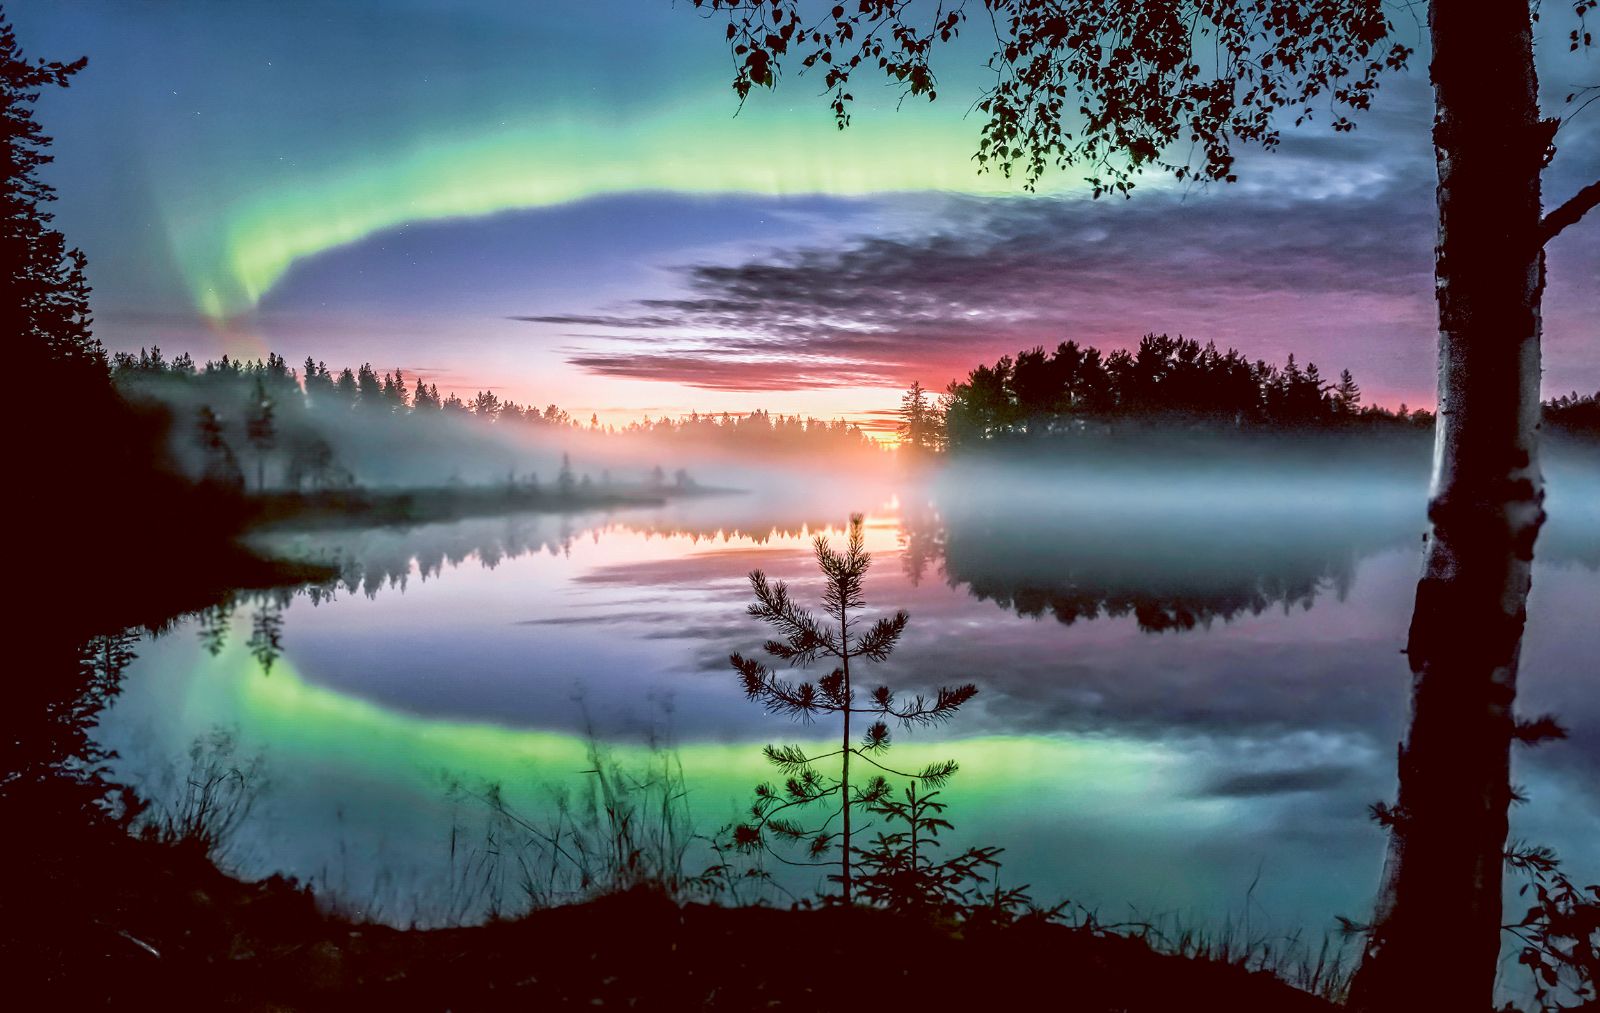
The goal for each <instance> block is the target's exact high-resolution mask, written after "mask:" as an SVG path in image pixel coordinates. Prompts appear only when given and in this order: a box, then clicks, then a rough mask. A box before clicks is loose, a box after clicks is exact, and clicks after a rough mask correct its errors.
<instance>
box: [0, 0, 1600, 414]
mask: <svg viewBox="0 0 1600 1013" xmlns="http://www.w3.org/2000/svg"><path fill="white" fill-rule="evenodd" d="M7 11H8V14H9V15H10V17H11V18H12V20H13V22H14V23H15V25H16V28H17V31H18V35H19V38H20V40H21V42H22V45H23V46H24V47H25V49H26V50H27V52H28V53H29V55H31V56H35V57H37V56H47V57H50V58H56V59H70V58H73V57H76V56H78V55H83V54H86V55H88V56H89V60H90V62H89V67H88V69H87V70H86V71H85V72H84V73H82V74H81V75H79V77H78V78H77V79H76V80H75V82H74V84H73V86H72V87H71V88H70V89H69V90H67V91H65V92H59V93H54V94H50V95H47V96H46V98H45V99H44V100H43V101H42V103H41V113H40V115H41V118H42V119H43V120H44V123H45V126H46V129H47V130H48V131H49V132H50V133H51V134H53V135H54V136H55V138H56V146H55V153H56V156H57V162H56V164H55V165H53V166H51V167H50V168H49V170H48V178H49V179H50V180H51V181H52V182H53V183H55V184H56V186H57V187H58V189H59V191H60V196H61V200H60V202H59V203H58V204H57V205H56V211H57V225H58V226H59V227H60V228H61V229H62V230H63V231H64V232H65V233H66V234H67V236H68V239H69V241H70V242H73V243H75V244H77V245H79V246H81V247H82V248H83V249H84V251H85V252H86V253H87V254H88V256H89V258H90V274H91V281H92V283H93V284H94V286H95V295H94V299H95V311H96V317H97V333H98V336H99V337H100V339H101V340H102V341H103V342H104V343H105V344H106V345H107V346H108V347H109V348H111V349H114V350H121V349H136V348H138V347H139V346H141V345H148V344H151V343H158V344H160V345H162V346H163V348H164V349H166V350H167V351H168V352H169V353H172V352H177V351H184V350H187V351H191V352H193V353H194V354H195V356H196V358H198V359H204V358H206V357H208V356H215V355H217V354H220V353H222V352H224V351H226V352H229V353H231V354H235V355H240V354H243V355H248V356H252V357H253V356H256V355H261V354H264V353H265V352H266V350H268V349H269V348H270V349H272V350H274V351H278V352H280V353H283V354H285V355H286V356H288V357H289V358H290V360H291V361H294V362H298V361H299V360H300V359H303V358H304V357H305V356H306V355H308V354H309V355H312V356H315V357H316V358H319V359H325V360H327V362H328V364H329V365H330V366H334V367H338V366H343V365H346V364H351V365H354V364H358V363H360V362H362V361H369V360H370V361H371V362H372V363H373V364H374V365H376V366H377V367H378V368H379V369H380V371H381V370H386V369H390V368H394V367H399V368H402V369H404V370H405V371H406V372H407V373H408V374H421V375H423V376H424V377H426V378H427V379H428V380H430V381H433V382H436V383H437V384H438V385H439V387H440V389H441V390H447V389H455V390H458V391H461V392H462V393H463V394H465V395H470V394H471V393H472V391H474V390H476V389H480V388H485V387H493V388H494V389H495V390H496V391H497V392H499V393H500V394H501V395H502V396H504V397H510V398H513V399H515V400H518V401H522V402H533V403H536V404H541V405H542V404H547V403H550V402H557V403H559V404H561V405H562V406H563V407H565V408H567V409H568V410H569V411H571V412H572V413H573V414H574V415H576V416H578V417H581V418H587V417H588V415H589V414H590V413H591V412H599V414H600V415H601V417H602V419H604V420H606V421H617V422H620V421H623V420H625V419H628V418H633V417H637V416H638V415H640V414H645V413H648V414H652V415H660V414H664V413H677V412H684V411H688V410H690V409H691V408H698V409H701V410H717V411H721V410H740V409H749V408H754V407H768V408H771V409H772V410H775V411H784V412H794V411H799V412H806V413H813V414H820V415H824V416H832V415H838V414H849V415H856V414H857V413H864V412H868V411H871V410H874V409H882V408H885V407H889V406H891V405H892V404H893V403H894V401H895V400H896V398H897V396H898V389H899V388H902V387H904V386H906V385H908V384H909V383H910V382H911V381H912V380H913V379H920V380H921V381H922V382H923V383H924V385H926V386H929V387H933V388H935V389H937V388H942V387H943V386H944V384H945V383H946V382H947V381H948V380H950V379H951V378H953V377H956V376H958V375H961V374H964V373H965V371H966V370H967V369H968V368H970V367H971V366H972V365H975V364H976V363H977V362H978V361H981V360H992V359H993V358H994V357H996V356H998V355H999V354H1002V353H1006V352H1014V351H1016V350H1017V349H1018V348H1021V347H1024V346H1031V345H1034V344H1047V345H1053V344H1055V343H1056V342H1057V341H1060V340H1064V339H1067V338H1075V339H1077V340H1079V341H1080V342H1087V343H1092V344H1096V345H1099V346H1101V347H1102V348H1110V347H1118V346H1124V345H1128V344H1130V343H1133V342H1135V341H1137V339H1138V337H1139V336H1140V335H1141V334H1143V333H1145V332H1147V331H1158V332H1160V331H1166V332H1171V333H1180V332H1181V333H1182V334H1184V335H1185V336H1188V337H1193V338H1197V339H1200V340H1202V341H1206V340H1212V341H1215V342H1216V343H1217V344H1218V345H1219V346H1229V345H1231V346H1234V347H1237V348H1239V349H1240V350H1241V351H1243V352H1245V353H1246V354H1248V355H1250V356H1252V357H1255V356H1260V357H1266V358H1269V359H1281V358H1282V357H1283V356H1285V355H1286V354H1288V353H1289V352H1296V353H1298V355H1299V357H1300V359H1301V361H1302V362H1304V361H1305V360H1306V359H1308V358H1309V359H1311V360H1313V361H1315V362H1316V363H1317V364H1318V365H1319V366H1320V367H1321V368H1322V370H1323V372H1324V374H1336V373H1337V371H1338V370H1339V369H1341V368H1349V369H1352V370H1354V371H1355V373H1356V375H1357V378H1358V379H1359V380H1360V381H1361V382H1362V386H1363V388H1364V389H1365V391H1366V393H1367V395H1368V399H1369V400H1375V401H1378V402H1381V403H1386V404H1390V405H1394V404H1397V403H1398V402H1400V401H1406V402H1409V403H1410V404H1411V405H1413V406H1431V405H1432V403H1433V387H1434V377H1433V369H1434V335H1433V330H1434V308H1433V294H1432V293H1433V285H1432V257H1431V250H1432V243H1433V172H1434V169H1433V155H1432V149H1431V146H1430V144H1429V140H1428V130H1429V127H1430V124H1431V117H1432V110H1431V103H1430V98H1431V96H1430V94H1429V91H1428V88H1427V83H1426V78H1425V75H1424V73H1423V69H1424V68H1425V66H1426V59H1427V53H1426V49H1425V47H1423V48H1422V49H1421V51H1420V52H1419V54H1418V55H1417V57H1416V58H1415V59H1414V69H1413V70H1412V71H1411V72H1410V73H1409V74H1408V75H1407V76H1404V77H1390V78H1387V79H1385V85H1384V89H1383V92H1382V94H1381V95H1380V97H1379V99H1378V102H1377V106H1376V108H1375V109H1374V110H1373V111H1372V112H1371V113H1370V114H1368V115H1366V116H1364V117H1362V118H1361V120H1360V125H1359V129H1358V130H1357V131H1356V132H1355V133H1354V134H1352V135H1339V136H1335V135H1333V134H1332V133H1331V132H1329V131H1326V130H1323V129H1319V128H1316V127H1312V128H1310V129H1304V130H1300V131H1296V132H1293V133H1292V134H1291V135H1289V136H1288V138H1287V140H1286V141H1285V143H1284V145H1283V146H1282V148H1281V149H1280V150H1279V151H1277V152H1276V153H1273V154H1270V155H1267V154H1259V153H1251V154H1249V155H1247V156H1246V157H1245V158H1243V159H1242V160H1241V164H1240V167H1239V174H1240V177H1241V182H1240V183H1238V184H1235V185H1233V186H1218V187H1212V188H1210V189H1208V190H1201V191H1188V192H1182V191H1180V190H1179V189H1178V188H1177V187H1175V186H1174V185H1172V184H1171V183H1168V182H1165V181H1163V180H1160V179H1158V178H1156V177H1146V179H1145V182H1144V183H1143V184H1142V185H1141V187H1140V188H1139V189H1138V190H1137V191H1136V193H1135V196H1134V198H1133V200H1131V201H1124V200H1122V199H1120V198H1113V199H1102V200H1099V201H1091V200H1090V199H1089V198H1088V196H1087V194H1086V193H1084V192H1083V191H1082V188H1081V187H1079V186H1077V185H1075V184H1074V182H1073V177H1072V176H1071V175H1066V176H1056V177H1051V178H1049V179H1047V180H1046V183H1045V185H1044V187H1043V188H1042V190H1043V192H1042V193H1041V194H1040V195H1027V194H1023V193H1021V192H1020V188H1018V187H1017V186H1015V185H1014V184H1009V183H1007V182H1006V181H1005V180H1003V179H1000V178H998V177H994V176H980V175H978V174H977V173H976V170H975V167H974V163H973V162H972V161H971V160H970V156H971V154H972V152H973V151H974V150H975V148H976V142H977V132H978V128H979V125H980V122H979V119H978V116H977V115H976V114H974V115H972V116H966V115H965V114H966V111H967V103H968V101H969V100H970V98H971V97H972V96H973V95H975V89H976V88H977V87H978V86H979V84H980V83H981V81H982V76H981V75H982V67H981V65H982V62H983V58H984V57H985V56H986V55H987V52H986V51H985V50H983V49H982V47H981V46H979V45H977V44H976V42H977V40H976V39H974V40H973V43H972V44H965V45H962V46H959V47H957V48H956V49H953V50H951V51H950V52H949V53H948V54H946V59H945V60H944V61H943V64H942V65H940V64H938V63H936V65H935V69H936V70H938V71H939V72H940V73H941V87H940V95H941V97H940V100H939V101H938V102H937V103H935V104H933V105H932V106H929V105H927V104H926V103H923V102H922V101H921V100H915V99H908V100H907V101H906V102H905V103H904V105H903V107H902V108H901V109H900V110H899V111H898V112H896V111H895V105H896V102H897V99H898V97H899V93H898V91H897V90H895V89H892V88H889V87H879V86H878V85H877V83H876V82H874V83H873V84H872V85H870V86H869V85H867V84H865V82H863V84H862V85H861V86H858V87H857V88H856V89H855V92H856V95H857V96H858V99H859V100H860V102H859V106H858V108H857V109H856V111H855V120H854V122H855V125H854V126H853V127H852V128H851V129H850V130H848V131H846V132H843V133H840V132H838V131H836V130H835V129H834V127H833V124H832V121H831V118H830V116H829V113H828V110H827V108H826V103H825V101H824V100H823V99H821V98H819V97H818V92H819V90H820V82H818V81H813V80H811V79H809V78H807V77H797V76H793V75H790V76H788V77H786V78H785V80H784V81H783V82H782V83H781V84H780V86H779V88H778V90H777V91H776V92H775V93H762V94H758V95H755V96H753V97H752V99H751V101H750V102H749V103H748V104H747V105H746V106H745V108H744V109H743V110H742V111H739V110H738V108H737V103H736V100H735V97H734V95H733V93H732V91H731V89H730V88H729V87H728V82H729V79H730V78H731V76H732V69H731V66H730V64H729V62H728V61H729V58H728V54H727V52H726V49H725V48H724V43H723V42H722V33H721V31H720V28H719V25H718V24H715V23H705V22H703V21H702V20H701V19H700V18H699V16H698V15H697V14H696V13H695V12H694V10H693V9H692V7H691V6H690V5H689V4H688V3H687V2H682V0H680V2H679V3H678V4H677V5H676V6H674V5H673V4H672V3H671V2H669V0H630V2H625V3H604V4H600V3H595V4H587V3H584V4H579V3H564V4H557V3H545V2H530V0H502V2H491V0H471V2H456V3H449V4H445V3H437V2H435V3H423V2H418V0H386V2H383V3H378V2H376V0H370V2H354V0H339V2H320V3H284V2H274V3H255V2H244V0H240V2H230V3H225V4H224V3H200V2H194V3H186V2H160V3H157V2H149V3H142V2H141V3H127V2H121V3H115V2H110V0H105V2H64V0H29V2H27V3H25V4H12V5H9V6H8V7H7ZM1565 13H1566V12H1565V11H1562V10H1558V11H1556V12H1554V13H1553V14H1551V15H1550V16H1547V17H1546V18H1545V20H1544V23H1543V24H1542V25H1541V26H1540V28H1541V32H1542V36H1541V43H1540V58H1541V64H1540V74H1541V80H1542V84H1543V89H1544V108H1545V110H1546V112H1547V115H1564V114H1566V113H1569V112H1571V111H1572V109H1573V108H1574V106H1575V105H1576V103H1574V104H1568V103H1566V102H1565V101H1564V100H1565V97H1566V95H1567V94H1568V93H1569V92H1572V91H1574V90H1576V88H1577V87H1578V86H1581V85H1584V84H1594V83H1595V82H1596V80H1597V79H1600V66H1597V64H1596V62H1595V60H1594V59H1593V58H1588V59H1585V58H1582V57H1576V56H1570V55H1569V54H1567V53H1566V51H1565V50H1566V46H1565V44H1564V36H1565V33H1566V31H1567V30H1568V28H1569V27H1570V26H1569V25H1567V24H1566V23H1565V21H1563V20H1562V17H1561V15H1563V14H1565ZM1403 30H1404V32H1405V33H1406V34H1407V35H1409V36H1419V35H1420V29H1419V28H1418V26H1416V25H1414V24H1411V23H1410V22H1407V23H1406V24H1405V26H1404V28H1403ZM973 34H974V35H975V36H976V35H977V33H976V32H974V33H973ZM1418 41H1419V42H1420V39H1419V40H1418ZM1580 101H1581V99H1580ZM736 113H737V115H736ZM1557 144H1558V147H1559V154H1558V155H1557V157H1556V160H1555V162H1554V164H1553V165H1552V167H1551V169H1550V170H1549V171H1548V172H1547V173H1546V176H1545V193H1546V205H1547V207H1548V206H1554V205H1555V204H1556V203H1558V202H1559V201H1561V200H1565V199H1566V198H1567V197H1568V196H1570V195H1571V194H1572V193H1573V192H1575V191H1576V190H1577V189H1578V187H1580V186H1581V185H1583V184H1584V183H1587V182H1589V181H1590V180H1591V179H1593V178H1594V176H1595V175H1596V170H1597V169H1600V104H1597V105H1595V106H1592V107H1590V108H1589V110H1588V111H1587V112H1585V113H1583V114H1581V115H1578V116H1577V117H1576V118H1575V119H1574V120H1573V122H1571V123H1570V124H1569V125H1566V126H1564V127H1563V128H1562V130H1561V132H1560V133H1559V134H1558V135H1557ZM1597 276H1600V226H1596V225H1595V224H1593V223H1590V222H1584V223H1581V224H1579V225H1578V226H1576V227H1574V228H1572V229H1569V230H1568V231H1567V232H1566V233H1564V234H1563V235H1562V236H1560V237H1559V238H1557V239H1556V240H1555V241H1554V242H1553V243H1552V244H1551V246H1550V249H1549V287H1548V289H1547V292H1546V296H1545V391H1546V393H1547V394H1554V393H1560V392H1565V391H1567V390H1571V389H1574V388H1576V389H1579V390H1583V391H1593V390H1595V389H1596V388H1600V323H1597V322H1596V321H1597V314H1596V312H1595V310H1596V306H1597V304H1600V298H1597V296H1600V285H1597V282H1596V278H1597Z"/></svg>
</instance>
